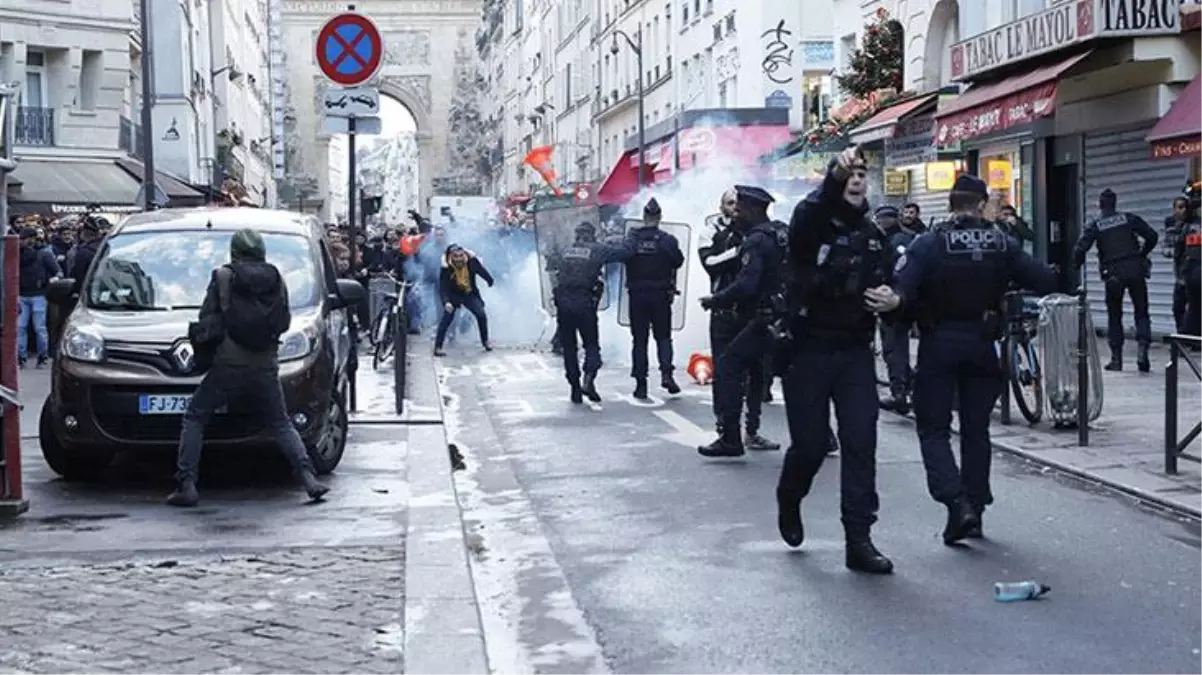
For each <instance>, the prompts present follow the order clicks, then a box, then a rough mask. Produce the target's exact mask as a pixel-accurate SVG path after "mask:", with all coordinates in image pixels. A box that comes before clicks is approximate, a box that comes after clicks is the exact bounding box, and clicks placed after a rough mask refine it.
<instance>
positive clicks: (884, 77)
mask: <svg viewBox="0 0 1202 675" xmlns="http://www.w3.org/2000/svg"><path fill="white" fill-rule="evenodd" d="M862 45H863V46H861V47H860V48H859V49H857V50H856V51H855V52H853V53H852V56H851V66H850V67H849V68H848V69H847V72H845V73H842V74H840V75H836V76H835V80H836V81H837V82H838V83H839V86H840V87H841V88H842V89H843V91H845V92H847V94H848V95H850V96H853V97H855V98H864V97H866V96H868V95H869V94H871V93H873V92H875V91H880V90H882V89H892V90H893V91H895V92H900V91H901V90H902V85H903V78H902V68H903V66H904V54H905V35H904V31H903V29H902V25H901V24H900V23H898V22H897V21H895V20H893V19H890V18H889V12H888V11H886V10H885V8H883V7H882V8H881V9H878V10H877V11H876V18H875V20H874V21H873V22H872V23H871V24H869V25H868V26H867V27H866V28H865V30H864V39H863V41H862Z"/></svg>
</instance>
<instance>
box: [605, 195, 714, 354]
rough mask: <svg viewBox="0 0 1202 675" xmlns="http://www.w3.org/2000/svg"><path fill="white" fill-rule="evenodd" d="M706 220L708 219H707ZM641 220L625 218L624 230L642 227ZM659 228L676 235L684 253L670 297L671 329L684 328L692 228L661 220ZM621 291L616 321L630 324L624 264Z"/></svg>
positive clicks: (619, 280) (628, 294) (628, 292)
mask: <svg viewBox="0 0 1202 675" xmlns="http://www.w3.org/2000/svg"><path fill="white" fill-rule="evenodd" d="M707 222H708V219H707ZM642 226H643V221H642V220H637V219H634V218H627V219H626V232H628V233H629V232H630V231H631V230H633V229H635V228H638V227H642ZM659 229H661V230H663V231H664V232H667V233H668V234H670V235H672V236H673V237H676V241H677V243H679V244H680V250H681V251H682V252H683V253H684V264H683V265H681V266H680V268H679V269H677V270H676V296H675V297H674V298H672V330H684V318H685V308H686V307H687V306H688V304H689V303H688V290H689V256H690V255H691V254H692V251H693V228H691V227H689V225H688V224H687V223H669V222H661V223H660V224H659ZM618 283H619V284H620V285H621V292H620V293H619V294H618V323H619V324H621V325H623V326H629V325H630V291H629V290H628V289H627V288H626V266H625V265H623V266H622V273H621V275H620V276H619V277H618Z"/></svg>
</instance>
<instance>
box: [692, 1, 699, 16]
mask: <svg viewBox="0 0 1202 675" xmlns="http://www.w3.org/2000/svg"><path fill="white" fill-rule="evenodd" d="M693 18H694V19H700V18H701V0H693Z"/></svg>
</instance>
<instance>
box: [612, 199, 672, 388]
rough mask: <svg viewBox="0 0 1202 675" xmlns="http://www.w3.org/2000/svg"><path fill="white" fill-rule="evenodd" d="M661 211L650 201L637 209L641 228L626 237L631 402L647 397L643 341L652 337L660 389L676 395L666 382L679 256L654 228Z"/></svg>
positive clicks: (668, 380)
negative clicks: (630, 253) (630, 250)
mask: <svg viewBox="0 0 1202 675" xmlns="http://www.w3.org/2000/svg"><path fill="white" fill-rule="evenodd" d="M662 219H663V212H662V211H661V210H660V208H659V202H658V201H656V200H655V198H654V197H652V198H651V201H649V202H647V205H646V206H645V207H643V226H642V227H640V228H636V229H635V230H633V231H632V232H631V238H632V239H633V242H634V246H635V254H634V257H633V258H631V259H630V260H629V261H628V262H627V263H626V289H627V292H628V293H629V294H630V334H631V337H632V338H633V339H632V345H631V348H630V350H631V367H630V376H631V377H633V378H634V383H635V385H634V397H635V398H637V399H646V398H647V371H648V364H647V342H648V340H647V338H648V336H649V335H650V336H654V338H655V351H656V355H657V356H658V357H659V373H660V386H662V387H663V388H664V389H665V390H667V392H668V393H669V394H679V393H680V386H679V385H677V384H676V380H675V379H673V378H672V370H673V366H672V301H673V300H674V299H675V298H676V291H677V288H676V270H678V269H680V266H681V265H683V264H684V253H682V252H681V251H680V242H678V241H676V237H674V236H672V235H670V234H668V233H667V232H664V231H663V230H661V229H659V224H660V221H661V220H662Z"/></svg>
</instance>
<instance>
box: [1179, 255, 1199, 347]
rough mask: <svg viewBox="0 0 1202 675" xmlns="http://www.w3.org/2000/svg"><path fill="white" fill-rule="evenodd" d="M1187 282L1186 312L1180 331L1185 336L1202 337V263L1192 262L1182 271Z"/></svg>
mask: <svg viewBox="0 0 1202 675" xmlns="http://www.w3.org/2000/svg"><path fill="white" fill-rule="evenodd" d="M1181 278H1182V280H1183V281H1185V285H1184V287H1183V288H1184V293H1185V311H1184V312H1182V316H1181V326H1180V327H1179V328H1178V331H1179V332H1180V333H1182V334H1183V335H1194V336H1198V335H1202V262H1197V261H1194V262H1190V263H1187V264H1186V267H1185V269H1184V270H1182V273H1181Z"/></svg>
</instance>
